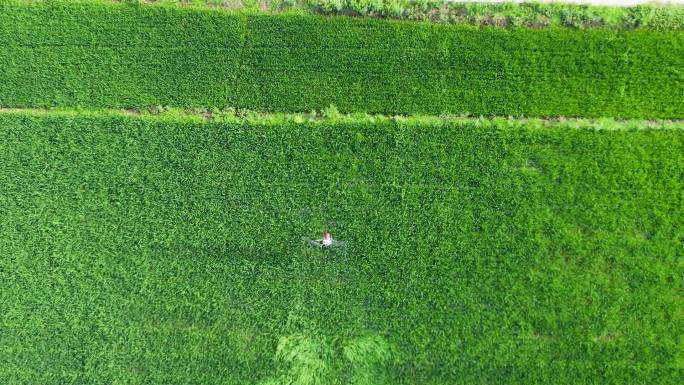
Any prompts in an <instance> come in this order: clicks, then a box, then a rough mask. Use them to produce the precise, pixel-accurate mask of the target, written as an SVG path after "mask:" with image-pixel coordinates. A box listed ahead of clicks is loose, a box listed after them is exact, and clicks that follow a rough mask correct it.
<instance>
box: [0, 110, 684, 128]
mask: <svg viewBox="0 0 684 385" xmlns="http://www.w3.org/2000/svg"><path fill="white" fill-rule="evenodd" d="M0 114H3V115H25V116H45V115H52V116H62V117H77V116H128V117H133V118H139V119H149V120H160V121H178V122H200V123H201V122H225V123H249V124H254V125H268V126H278V125H282V124H285V123H294V124H303V123H307V124H322V125H327V124H330V123H349V124H363V123H379V122H387V121H396V122H401V123H404V124H407V125H411V126H426V127H434V126H440V125H444V124H448V123H466V122H471V123H476V124H477V125H482V126H511V127H515V126H516V125H527V126H529V125H530V124H533V125H536V126H537V127H540V128H541V127H555V128H558V129H591V130H608V131H620V130H622V131H631V130H644V129H660V130H684V120H666V119H614V118H598V119H596V118H565V117H556V118H516V117H472V116H464V115H420V114H416V115H409V116H405V115H383V114H367V113H351V114H344V113H340V112H339V111H337V109H336V108H335V107H333V106H331V107H330V108H327V109H325V110H322V111H310V112H307V113H270V112H261V111H252V110H244V109H243V110H237V109H233V108H229V109H218V108H213V109H198V108H195V109H184V108H170V107H167V108H156V107H155V108H149V109H113V108H112V109H82V108H0Z"/></svg>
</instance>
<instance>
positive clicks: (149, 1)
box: [12, 0, 684, 30]
mask: <svg viewBox="0 0 684 385" xmlns="http://www.w3.org/2000/svg"><path fill="white" fill-rule="evenodd" d="M12 1H16V2H33V3H37V2H46V1H48V2H56V1H66V2H70V3H75V2H78V3H102V2H104V3H106V2H118V3H130V4H141V5H153V6H166V7H169V6H170V7H186V8H187V7H195V8H213V9H220V10H225V11H229V12H235V11H247V12H267V13H282V12H299V13H311V14H317V15H329V16H334V15H344V16H365V17H374V18H387V19H397V20H411V21H430V22H435V23H448V24H466V25H475V26H482V27H486V26H494V27H503V28H516V27H525V28H546V27H557V28H579V29H590V28H610V29H656V30H682V29H684V6H681V5H674V4H646V5H637V6H633V7H614V6H613V7H611V6H600V5H587V4H572V3H537V2H529V3H507V2H503V3H478V2H474V3H473V2H459V1H440V0H419V1H415V0H73V1H68V0H12Z"/></svg>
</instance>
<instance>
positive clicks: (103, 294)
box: [0, 37, 684, 385]
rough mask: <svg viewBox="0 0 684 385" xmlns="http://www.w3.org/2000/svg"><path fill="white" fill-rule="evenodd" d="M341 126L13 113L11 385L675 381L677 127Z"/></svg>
mask: <svg viewBox="0 0 684 385" xmlns="http://www.w3.org/2000/svg"><path fill="white" fill-rule="evenodd" d="M177 38H180V37H177ZM327 115H328V116H329V117H328V118H324V119H321V118H315V119H314V118H313V117H307V116H305V115H301V116H293V117H289V118H284V117H277V116H275V117H270V118H259V117H252V118H249V119H240V118H236V117H235V116H233V115H220V114H218V115H215V116H214V120H213V121H206V120H205V119H203V118H200V117H182V116H180V117H178V116H165V115H162V116H159V117H151V116H122V115H120V114H111V113H106V112H102V113H85V112H83V113H71V112H61V113H55V112H50V113H37V112H3V113H0V137H2V138H3V140H2V141H0V164H2V165H3V166H2V171H1V172H0V255H1V256H2V257H1V258H0V282H2V290H0V382H1V383H3V384H18V383H32V384H34V383H35V384H38V383H39V384H68V383H78V384H84V383H97V384H102V383H121V384H198V383H201V384H251V383H263V384H265V383H291V384H300V385H301V384H354V383H355V384H367V383H369V382H368V381H367V380H368V379H369V378H373V379H374V381H375V382H373V383H388V384H389V383H391V384H425V385H428V384H445V383H449V384H453V383H461V384H483V383H485V384H502V383H506V384H530V383H553V384H589V383H592V384H595V383H601V384H625V383H648V384H674V383H678V382H679V380H678V379H680V380H681V373H682V370H683V369H684V367H683V362H684V352H683V351H682V345H681V343H680V342H681V335H682V334H684V328H683V327H682V325H683V324H684V319H683V313H682V311H681V309H682V308H683V306H684V300H683V297H682V296H681V293H682V290H683V289H684V277H683V276H682V271H684V270H683V269H684V266H683V262H682V261H684V258H683V257H684V255H683V249H682V247H681V246H682V242H683V241H684V205H683V204H682V191H683V186H682V184H683V183H684V128H683V127H682V124H681V123H673V124H664V123H658V122H650V123H646V122H630V121H628V122H622V123H621V122H615V121H595V122H592V121H578V122H575V121H561V122H543V121H537V120H531V121H516V120H503V119H497V120H483V119H451V120H444V119H436V118H413V119H386V118H373V117H355V118H354V117H351V118H350V117H339V116H337V115H336V114H335V113H334V111H329V112H328V113H327ZM310 119H313V120H311V121H309V120H310ZM646 127H649V128H648V129H646ZM326 229H327V230H331V231H332V233H333V235H334V236H335V237H337V238H339V239H342V240H346V241H348V242H349V243H348V245H347V246H346V247H345V248H339V249H336V250H333V251H321V250H318V249H315V248H311V247H308V246H307V245H306V244H305V243H304V242H303V241H302V237H316V236H318V235H319V234H320V233H321V232H322V231H324V230H326ZM288 381H291V382H288Z"/></svg>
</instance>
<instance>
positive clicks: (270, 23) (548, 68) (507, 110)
mask: <svg viewBox="0 0 684 385" xmlns="http://www.w3.org/2000/svg"><path fill="white" fill-rule="evenodd" d="M0 48H1V49H0V84H2V86H1V87H0V105H1V106H5V107H43V106H63V107H73V106H81V107H96V108H101V107H104V108H109V107H121V108H128V107H148V106H154V105H160V106H173V107H226V106H232V107H240V108H248V109H253V110H265V111H281V112H306V111H310V110H311V109H316V110H320V109H322V108H326V107H328V106H329V105H331V104H333V105H335V106H337V108H339V109H340V110H341V111H343V112H372V113H386V114H396V113H402V114H411V113H423V114H442V113H450V114H469V115H475V116H478V115H486V116H489V115H504V116H509V115H512V116H520V115H524V116H532V117H547V116H573V117H628V118H684V71H683V70H682V69H683V68H684V31H682V30H628V29H616V28H610V29H608V28H599V29H587V30H579V29H568V28H547V29H524V28H513V29H502V28H478V27H474V26H468V25H440V24H434V23H426V22H406V21H386V20H376V19H368V18H365V19H364V18H349V17H328V18H326V17H322V16H314V15H309V14H299V15H293V14H278V15H269V14H250V13H229V12H224V11H218V10H211V9H197V8H187V9H186V8H178V7H175V8H174V7H172V8H167V7H155V6H141V5H138V6H136V5H130V4H105V3H103V4H99V3H95V4H89V5H84V4H73V5H69V4H68V3H64V2H60V1H56V2H47V3H46V2H37V3H34V2H26V1H20V2H17V1H15V0H12V1H7V2H6V3H5V2H3V3H0Z"/></svg>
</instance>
